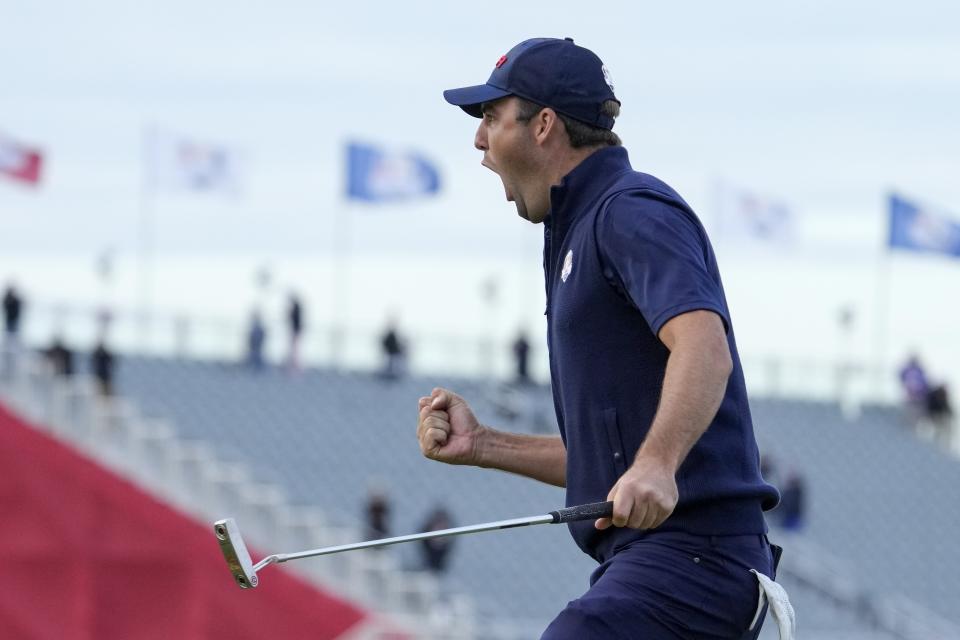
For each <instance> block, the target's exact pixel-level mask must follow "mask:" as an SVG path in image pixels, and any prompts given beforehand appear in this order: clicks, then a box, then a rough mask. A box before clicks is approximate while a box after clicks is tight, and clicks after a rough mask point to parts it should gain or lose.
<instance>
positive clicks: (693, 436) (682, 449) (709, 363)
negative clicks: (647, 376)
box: [637, 344, 731, 472]
mask: <svg viewBox="0 0 960 640" xmlns="http://www.w3.org/2000/svg"><path fill="white" fill-rule="evenodd" d="M730 369H731V363H730V356H729V352H726V351H722V350H719V351H718V350H716V349H710V348H703V345H697V344H688V345H684V346H683V347H682V348H677V349H675V350H674V351H673V352H671V354H670V357H669V359H668V360H667V369H666V373H665V375H664V380H663V390H662V392H661V396H660V406H659V407H658V409H657V414H656V416H655V417H654V420H653V424H652V425H651V427H650V431H649V433H648V434H647V437H646V438H645V439H644V441H643V445H642V446H641V447H640V451H639V452H638V453H637V458H638V459H639V458H641V457H643V458H647V459H649V460H655V461H659V462H661V463H663V464H666V465H668V466H669V468H671V469H672V470H673V472H676V470H677V469H678V468H679V467H680V464H681V463H682V462H683V461H684V459H685V458H686V457H687V454H688V453H689V452H690V449H691V448H692V447H693V445H694V444H695V443H696V442H697V440H699V439H700V436H702V435H703V433H704V432H705V431H706V430H707V427H709V426H710V423H711V422H712V421H713V418H714V416H716V414H717V410H718V409H719V408H720V403H721V402H722V401H723V395H724V393H725V392H726V388H727V380H728V378H729V377H730Z"/></svg>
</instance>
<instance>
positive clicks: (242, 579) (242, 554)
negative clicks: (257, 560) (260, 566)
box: [213, 518, 258, 589]
mask: <svg viewBox="0 0 960 640" xmlns="http://www.w3.org/2000/svg"><path fill="white" fill-rule="evenodd" d="M213 532H214V533H216V534H217V541H218V542H219V543H220V551H222V552H223V557H224V559H225V560H226V561H227V566H229V567H230V573H232V574H233V579H234V580H236V581H237V584H238V585H240V587H241V588H242V589H253V588H254V587H256V586H257V582H258V580H257V572H256V570H255V569H254V568H253V561H252V560H251V559H250V552H249V551H247V545H245V544H243V538H242V537H240V529H239V528H238V527H237V523H236V522H234V520H233V518H224V519H223V520H217V521H216V522H214V523H213Z"/></svg>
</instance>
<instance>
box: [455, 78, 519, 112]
mask: <svg viewBox="0 0 960 640" xmlns="http://www.w3.org/2000/svg"><path fill="white" fill-rule="evenodd" d="M509 95H511V94H510V92H509V91H504V90H503V89H499V88H497V87H493V86H490V85H489V84H478V85H476V86H473V87H463V88H461V89H447V90H446V91H444V92H443V99H444V100H446V101H447V102H449V103H450V104H452V105H456V106H458V107H460V108H461V109H463V110H464V111H466V112H467V113H469V114H470V115H472V116H473V117H474V118H480V117H482V116H483V113H482V112H481V111H480V105H481V104H483V103H484V102H491V101H493V100H499V99H500V98H505V97H507V96H509Z"/></svg>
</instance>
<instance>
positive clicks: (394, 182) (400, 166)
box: [347, 142, 440, 202]
mask: <svg viewBox="0 0 960 640" xmlns="http://www.w3.org/2000/svg"><path fill="white" fill-rule="evenodd" d="M438 191H440V173H439V171H438V170H437V168H436V166H435V165H434V164H433V163H431V162H430V161H429V160H427V159H426V158H424V157H423V156H421V155H420V154H417V153H410V152H406V153H397V152H392V151H387V150H385V149H381V148H380V147H376V146H373V145H367V144H358V143H355V142H352V143H350V144H348V145H347V197H348V198H350V199H353V200H364V201H366V202H397V201H402V200H408V199H410V198H415V197H419V196H427V195H432V194H435V193H437V192H438Z"/></svg>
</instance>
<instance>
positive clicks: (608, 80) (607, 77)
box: [600, 64, 614, 91]
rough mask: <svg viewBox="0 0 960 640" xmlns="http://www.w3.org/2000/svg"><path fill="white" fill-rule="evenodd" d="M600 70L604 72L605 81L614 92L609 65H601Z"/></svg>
mask: <svg viewBox="0 0 960 640" xmlns="http://www.w3.org/2000/svg"><path fill="white" fill-rule="evenodd" d="M600 70H601V71H603V81H604V82H606V83H607V86H608V87H610V91H613V90H614V89H613V79H612V78H611V77H610V70H609V69H607V65H605V64H604V65H600Z"/></svg>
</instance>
